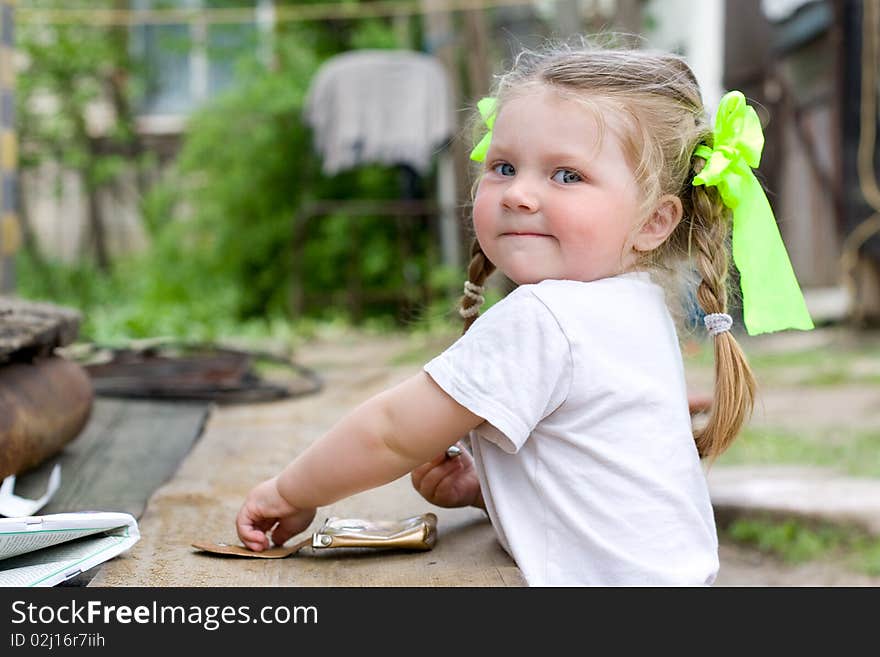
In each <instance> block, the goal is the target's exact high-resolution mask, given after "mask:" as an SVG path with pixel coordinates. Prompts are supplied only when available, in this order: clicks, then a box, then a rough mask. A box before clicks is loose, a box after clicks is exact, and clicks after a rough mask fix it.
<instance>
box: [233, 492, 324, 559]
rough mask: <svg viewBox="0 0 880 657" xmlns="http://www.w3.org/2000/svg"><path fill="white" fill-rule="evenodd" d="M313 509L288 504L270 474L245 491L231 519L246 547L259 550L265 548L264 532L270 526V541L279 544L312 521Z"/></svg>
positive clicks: (266, 541) (267, 541) (266, 542)
mask: <svg viewBox="0 0 880 657" xmlns="http://www.w3.org/2000/svg"><path fill="white" fill-rule="evenodd" d="M315 511H316V510H315V509H298V508H296V507H295V506H291V504H290V502H288V501H287V500H285V499H284V498H283V497H281V493H279V492H278V485H277V477H273V478H272V479H267V480H266V481H264V482H263V483H261V484H258V485H256V486H254V488H253V489H251V492H250V493H248V495H247V498H245V501H244V504H243V505H242V507H241V510H240V511H239V512H238V517H236V519H235V529H236V530H237V531H238V537H239V538H240V539H241V542H242V543H244V544H245V546H246V547H248V548H249V549H251V550H254V551H255V552H262V551H263V550H265V549H267V548H268V547H269V538H268V537H267V535H266V534H267V533H268V532H269V531H270V530H271V529H272V528H273V527H275V529H274V531H272V543H273V544H275V545H282V544H283V543H284V541H286V540H287V539H288V538H290V537H291V536H295V535H296V534H299V533H300V532H301V531H303V530H304V529H306V528H307V527H308V526H309V525H310V524H311V523H312V520H313V519H314V518H315ZM276 523H277V526H276Z"/></svg>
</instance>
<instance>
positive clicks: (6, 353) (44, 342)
mask: <svg viewBox="0 0 880 657" xmlns="http://www.w3.org/2000/svg"><path fill="white" fill-rule="evenodd" d="M80 319H81V316H80V314H79V313H78V312H77V311H76V310H73V309H72V308H64V307H61V306H55V305H52V304H48V303H37V302H34V301H24V300H22V299H16V298H13V297H7V296H0V363H2V362H4V361H7V360H12V359H15V358H16V357H17V356H22V357H25V358H30V357H33V356H34V355H47V354H50V353H52V350H53V349H55V348H56V347H64V346H66V345H69V344H71V343H72V342H73V341H74V340H75V339H76V336H77V334H78V333H79V325H80Z"/></svg>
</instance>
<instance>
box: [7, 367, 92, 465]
mask: <svg viewBox="0 0 880 657" xmlns="http://www.w3.org/2000/svg"><path fill="white" fill-rule="evenodd" d="M93 399H94V395H93V391H92V383H91V381H90V380H89V377H88V374H86V372H85V370H84V369H83V368H82V367H80V366H79V365H78V364H77V363H74V362H71V361H69V360H65V359H63V358H59V357H57V356H51V357H49V358H45V359H37V360H35V361H34V362H32V363H7V364H5V365H2V366H0V478H2V477H6V476H7V475H10V474H18V473H20V472H24V471H25V470H28V469H29V468H32V467H34V466H36V465H38V464H40V463H42V462H43V461H44V460H46V459H47V458H49V457H50V456H52V455H54V454H56V453H57V452H59V451H60V450H61V448H63V447H64V445H66V444H67V443H69V442H70V441H71V440H73V439H74V438H76V437H77V436H78V435H79V433H80V431H82V429H83V427H84V426H85V425H86V422H87V421H88V419H89V415H90V414H91V410H92V401H93Z"/></svg>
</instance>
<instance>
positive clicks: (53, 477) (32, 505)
mask: <svg viewBox="0 0 880 657" xmlns="http://www.w3.org/2000/svg"><path fill="white" fill-rule="evenodd" d="M60 485H61V464H60V463H56V464H55V467H54V468H52V474H50V475H49V484H48V485H47V486H46V492H45V493H44V494H43V495H42V497H40V498H39V499H36V500H29V499H27V498H24V497H19V496H18V495H15V494H14V493H13V492H12V489H13V488H14V487H15V475H14V474H13V475H9V476H8V477H6V479H4V480H3V483H2V484H0V516H6V517H7V518H23V517H25V516H32V515H34V514H35V513H36V512H37V511H39V510H40V509H42V508H43V507H44V506H46V504H48V503H49V500H51V499H52V496H53V495H55V491H57V490H58V487H59V486H60Z"/></svg>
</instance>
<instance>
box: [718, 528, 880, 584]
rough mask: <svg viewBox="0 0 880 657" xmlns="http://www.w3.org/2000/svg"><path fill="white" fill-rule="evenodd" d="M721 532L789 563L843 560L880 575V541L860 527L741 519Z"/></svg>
mask: <svg viewBox="0 0 880 657" xmlns="http://www.w3.org/2000/svg"><path fill="white" fill-rule="evenodd" d="M721 533H722V536H725V537H727V538H729V539H731V540H733V541H735V542H737V543H739V544H741V545H746V546H749V547H752V548H755V549H757V550H759V551H760V552H763V553H765V554H771V555H773V556H775V557H777V558H779V559H781V560H782V561H783V562H785V563H789V564H801V563H805V562H807V561H816V560H824V559H839V560H841V561H842V562H843V564H844V565H845V566H846V567H847V568H849V569H851V570H854V571H857V572H861V573H865V574H867V575H871V576H877V575H880V540H878V539H877V538H875V537H872V536H869V535H868V534H867V533H865V532H864V531H862V530H861V529H858V528H856V527H848V526H839V525H830V524H827V523H807V522H805V521H800V520H794V519H789V520H784V521H774V520H772V519H768V518H741V519H739V520H735V521H734V522H732V523H731V524H730V525H729V526H727V527H725V528H724V529H722V530H721Z"/></svg>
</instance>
